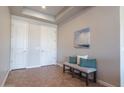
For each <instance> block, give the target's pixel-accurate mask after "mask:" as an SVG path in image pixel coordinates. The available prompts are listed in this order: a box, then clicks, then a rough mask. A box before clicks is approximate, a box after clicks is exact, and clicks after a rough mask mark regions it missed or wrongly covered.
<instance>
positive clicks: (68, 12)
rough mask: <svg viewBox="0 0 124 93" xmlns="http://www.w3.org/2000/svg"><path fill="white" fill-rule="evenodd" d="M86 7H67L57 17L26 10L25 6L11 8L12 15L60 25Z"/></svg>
mask: <svg viewBox="0 0 124 93" xmlns="http://www.w3.org/2000/svg"><path fill="white" fill-rule="evenodd" d="M32 7H33V6H32ZM34 7H35V6H34ZM58 7H59V6H58ZM86 7H87V6H65V7H64V8H63V9H62V10H60V11H59V13H57V14H56V15H55V16H52V15H48V14H44V13H42V12H38V11H34V10H32V9H29V8H26V7H25V6H10V7H9V8H10V13H11V14H12V15H16V16H22V17H27V18H32V19H36V20H40V21H44V22H48V23H53V24H60V23H61V22H64V21H66V20H67V19H69V18H71V17H72V16H74V15H76V14H78V13H79V12H81V11H82V10H83V9H84V8H86Z"/></svg>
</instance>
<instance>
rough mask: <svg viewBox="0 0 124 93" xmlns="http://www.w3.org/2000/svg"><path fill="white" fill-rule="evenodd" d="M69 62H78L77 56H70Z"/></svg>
mask: <svg viewBox="0 0 124 93" xmlns="http://www.w3.org/2000/svg"><path fill="white" fill-rule="evenodd" d="M69 63H71V64H77V57H71V56H70V57H69Z"/></svg>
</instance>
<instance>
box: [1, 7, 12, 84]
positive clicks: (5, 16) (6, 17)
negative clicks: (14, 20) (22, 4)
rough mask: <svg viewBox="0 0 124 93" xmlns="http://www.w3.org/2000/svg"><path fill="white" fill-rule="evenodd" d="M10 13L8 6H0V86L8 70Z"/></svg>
mask: <svg viewBox="0 0 124 93" xmlns="http://www.w3.org/2000/svg"><path fill="white" fill-rule="evenodd" d="M9 56H10V14H9V9H8V7H2V6H1V7H0V86H1V85H2V83H3V81H4V78H5V76H6V74H7V72H8V70H9Z"/></svg>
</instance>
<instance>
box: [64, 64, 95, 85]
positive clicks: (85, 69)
mask: <svg viewBox="0 0 124 93" xmlns="http://www.w3.org/2000/svg"><path fill="white" fill-rule="evenodd" d="M66 67H69V68H70V71H71V72H72V77H73V76H74V74H75V73H74V70H77V71H79V72H80V74H82V73H84V74H85V75H86V86H88V85H89V74H92V73H93V81H94V82H96V69H95V68H89V67H80V66H78V65H77V64H71V63H68V62H65V63H64V64H63V72H65V71H66V70H67V69H66Z"/></svg>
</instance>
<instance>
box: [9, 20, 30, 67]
mask: <svg viewBox="0 0 124 93" xmlns="http://www.w3.org/2000/svg"><path fill="white" fill-rule="evenodd" d="M27 32H28V24H27V22H24V21H19V20H12V37H11V60H12V64H11V68H12V69H19V68H25V67H26V61H27V57H26V56H27V53H26V49H27Z"/></svg>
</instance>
